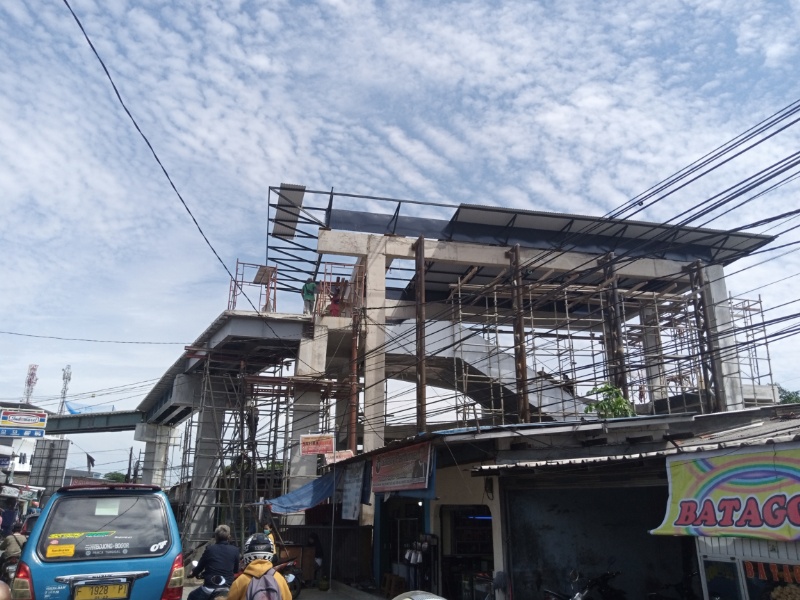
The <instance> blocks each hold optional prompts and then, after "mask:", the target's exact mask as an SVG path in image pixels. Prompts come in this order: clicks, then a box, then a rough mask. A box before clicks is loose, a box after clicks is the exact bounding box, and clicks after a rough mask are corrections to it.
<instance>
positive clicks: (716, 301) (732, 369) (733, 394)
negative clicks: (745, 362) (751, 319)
mask: <svg viewBox="0 0 800 600" xmlns="http://www.w3.org/2000/svg"><path fill="white" fill-rule="evenodd" d="M703 273H704V277H705V285H704V286H703V292H702V293H703V301H704V302H705V304H706V307H707V314H708V321H709V322H708V328H709V331H710V332H711V336H710V337H711V339H710V345H711V360H712V363H713V369H714V377H715V379H716V380H717V396H718V404H719V410H720V411H723V412H728V411H732V410H742V409H744V395H743V393H742V380H741V374H740V372H739V356H738V354H737V352H736V338H735V336H734V332H733V319H732V318H731V309H730V304H729V301H728V289H727V286H726V285H725V273H724V271H723V269H722V266H721V265H710V266H706V267H703Z"/></svg>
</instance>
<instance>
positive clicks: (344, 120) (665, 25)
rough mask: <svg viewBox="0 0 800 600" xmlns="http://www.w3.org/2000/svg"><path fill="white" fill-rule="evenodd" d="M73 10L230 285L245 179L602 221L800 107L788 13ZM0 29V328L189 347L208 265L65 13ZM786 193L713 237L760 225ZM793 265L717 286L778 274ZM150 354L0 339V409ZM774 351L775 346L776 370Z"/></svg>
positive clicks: (474, 5)
mask: <svg viewBox="0 0 800 600" xmlns="http://www.w3.org/2000/svg"><path fill="white" fill-rule="evenodd" d="M73 7H74V9H75V10H76V12H77V13H78V15H79V16H80V17H81V19H82V20H83V22H84V26H85V27H86V30H87V31H88V32H89V35H90V36H91V38H92V40H93V42H94V43H95V45H96V47H97V49H98V52H99V53H100V55H101V56H102V58H103V59H104V60H105V61H106V64H107V66H108V68H109V70H110V72H111V73H112V75H113V77H114V79H115V81H116V83H117V85H118V87H119V91H120V93H121V95H122V97H123V98H124V100H125V102H126V103H127V105H128V107H129V108H130V110H131V111H132V113H133V114H134V115H135V117H136V119H137V121H138V123H139V125H140V126H141V128H142V130H143V131H144V132H145V134H146V135H147V136H148V138H149V140H150V141H151V143H152V144H153V146H154V148H155V149H156V151H157V153H158V155H159V156H160V157H161V159H162V160H163V162H164V165H165V166H166V168H167V169H168V171H169V173H170V174H171V176H172V177H173V180H174V181H175V183H176V185H177V187H178V189H179V190H180V191H181V193H182V195H183V197H184V199H185V200H186V202H187V204H188V205H189V206H190V208H191V210H192V211H193V213H194V214H195V216H196V217H197V218H198V221H199V222H200V224H201V226H202V227H203V230H204V231H205V232H206V234H207V235H208V237H209V239H210V240H211V242H212V244H213V245H214V247H215V248H216V249H217V250H218V251H219V252H220V254H221V256H222V258H223V259H224V260H225V262H226V264H228V265H229V267H231V268H232V267H233V265H234V264H235V261H236V258H237V256H238V257H243V255H246V257H243V258H247V259H248V260H252V261H259V260H262V259H263V247H264V234H265V231H266V222H265V221H266V192H267V186H269V185H277V184H278V183H280V182H281V181H297V182H301V183H305V184H307V185H309V186H311V187H314V188H318V189H329V188H330V187H334V188H336V190H337V191H341V192H351V193H365V194H368V193H373V194H376V195H380V196H396V197H404V198H414V199H419V200H431V201H449V202H474V203H497V204H502V205H508V206H515V207H519V208H533V209H545V210H554V211H560V210H569V211H571V212H576V213H587V214H603V213H605V212H606V211H608V210H610V209H612V208H614V207H615V206H617V205H619V204H620V203H621V202H622V201H623V200H624V199H626V198H629V197H632V196H634V195H636V194H638V193H639V192H641V191H643V190H646V189H648V188H649V187H650V186H651V185H653V184H655V183H656V182H658V181H660V180H662V179H663V178H665V177H667V176H669V175H670V174H672V173H674V172H675V171H677V170H678V169H680V168H682V167H683V166H685V165H687V164H689V163H691V162H692V161H694V160H695V159H697V158H699V157H701V156H703V155H704V154H706V153H707V152H709V151H710V150H712V149H713V148H715V147H717V146H718V145H719V144H721V143H723V142H724V141H726V140H728V139H730V138H732V137H733V136H734V135H737V134H738V133H740V132H742V131H744V130H745V129H747V128H749V127H751V126H752V125H754V124H755V123H757V122H759V121H761V120H762V119H764V118H766V117H768V116H769V115H770V114H772V113H774V112H775V111H776V110H778V109H779V108H781V107H782V106H785V105H787V104H789V103H790V102H792V101H793V100H795V99H796V98H797V97H798V96H800V94H799V93H798V91H800V84H798V82H797V80H796V78H795V77H794V76H793V72H792V69H793V66H794V64H795V63H796V62H797V50H796V44H795V43H794V37H795V32H796V30H797V26H798V6H797V4H796V3H794V4H791V3H785V2H775V3H773V2H755V3H749V4H748V5H747V6H744V5H738V4H735V3H727V2H716V3H714V2H708V1H705V0H704V1H702V2H700V1H696V2H658V3H653V2H645V1H644V0H641V1H635V2H628V1H626V2H621V1H620V2H604V3H597V4H591V3H582V4H574V3H545V4H541V3H531V2H522V1H519V2H506V3H501V4H500V5H490V4H487V3H485V2H479V1H466V2H458V3H429V2H412V1H404V2H392V3H362V2H347V1H345V0H337V1H333V0H331V1H329V2H316V3H315V2H308V3H291V2H277V3H271V4H270V7H269V8H264V7H253V6H252V3H242V2H225V3H218V2H210V1H205V2H186V1H184V2H171V3H166V4H164V3H159V2H136V3H132V2H126V1H122V0H115V1H113V2H90V1H88V0H75V1H74V2H73ZM0 14H2V16H3V18H0V113H2V114H3V119H2V121H0V211H1V214H2V217H3V219H2V223H3V228H2V234H0V266H1V270H0V314H2V315H3V316H4V318H3V323H2V327H0V329H4V330H19V331H22V332H29V333H35V334H42V335H59V336H64V337H90V338H97V339H109V338H112V339H115V338H118V337H126V338H127V337H130V338H132V339H141V340H151V341H159V340H166V341H175V340H181V341H183V340H192V339H194V338H195V337H196V335H197V334H198V333H199V332H200V331H202V329H204V328H205V326H206V325H207V324H208V322H209V321H210V319H212V318H213V317H214V316H216V314H217V313H218V312H220V311H221V310H222V309H223V308H224V307H225V304H226V303H225V299H226V293H227V286H228V281H227V276H226V274H225V272H224V270H223V269H222V268H221V266H220V265H219V264H218V263H217V261H216V259H215V258H214V257H213V255H212V254H211V252H210V251H209V250H208V248H207V246H206V245H205V242H204V241H203V240H202V238H201V237H200V236H199V234H198V232H197V231H196V229H195V228H194V225H193V224H192V223H191V220H190V219H189V216H188V215H187V214H186V211H185V210H184V208H183V207H182V206H181V205H180V203H179V202H178V200H177V198H176V197H175V195H174V193H173V191H172V190H171V188H170V187H169V185H168V183H167V182H166V181H165V179H164V178H163V175H162V173H161V171H160V169H159V167H158V166H157V165H156V164H155V162H154V160H153V158H152V156H151V154H150V152H149V150H148V149H147V148H146V146H145V145H144V143H143V141H142V140H141V138H140V137H139V136H138V134H137V133H136V131H135V130H134V129H133V127H132V125H131V123H130V121H129V120H128V118H127V116H126V115H125V114H124V112H123V111H122V109H121V108H120V106H119V104H118V103H117V101H116V98H115V97H114V94H113V91H112V90H111V89H110V86H109V84H108V81H107V80H106V79H105V76H104V74H103V72H102V70H101V68H100V66H99V65H98V63H97V61H96V59H95V58H94V56H93V55H92V53H91V51H90V50H89V48H88V47H87V45H86V43H85V41H84V40H83V38H82V35H81V33H80V31H79V30H78V28H77V26H76V24H75V23H74V21H73V20H72V17H71V16H70V15H69V13H68V12H67V10H66V8H65V7H64V6H63V4H60V3H51V4H45V5H42V6H39V7H37V12H36V15H35V17H34V15H32V14H31V12H30V10H29V9H28V8H27V5H26V4H25V3H24V2H21V1H17V0H9V1H7V2H2V3H0ZM797 141H798V136H797V134H796V133H795V132H794V131H793V130H790V131H787V132H785V133H784V134H782V135H781V136H778V137H776V138H775V139H774V140H773V141H772V142H770V143H769V144H768V146H767V147H765V148H764V149H763V150H759V151H753V152H749V153H748V154H747V155H745V156H743V157H742V158H740V159H737V160H736V161H735V162H733V163H732V164H730V165H728V166H726V167H725V168H720V169H717V170H716V171H714V172H713V173H712V174H711V175H710V176H709V177H706V178H704V180H703V181H701V182H699V183H696V184H693V185H692V186H691V187H690V188H689V189H687V190H685V191H682V192H680V193H675V194H674V195H672V196H670V198H669V200H668V201H665V202H662V203H659V204H656V205H655V206H653V207H651V208H648V209H647V210H646V212H645V213H644V214H642V215H638V216H637V217H638V218H650V219H665V220H666V219H669V218H672V217H674V216H675V215H676V214H678V213H679V212H680V211H681V210H682V209H683V208H685V207H691V206H694V205H696V204H697V203H698V202H699V201H700V200H702V199H705V198H708V197H710V196H712V195H713V194H715V193H718V192H720V191H721V190H723V189H725V187H727V186H728V185H730V184H731V183H732V182H736V181H739V180H741V179H742V178H744V177H746V176H748V175H750V174H752V173H754V172H756V171H758V170H759V169H761V168H763V167H764V166H766V165H767V164H769V163H771V162H773V161H775V160H777V159H778V158H780V157H782V156H784V155H787V154H789V153H790V152H793V151H794V149H795V148H796V147H797ZM795 193H796V185H790V186H787V187H786V188H784V189H781V190H779V191H777V192H775V193H773V194H770V195H768V196H765V197H764V198H761V199H759V200H758V201H757V202H754V203H751V204H749V205H747V206H745V207H742V208H740V209H737V210H734V211H730V212H729V213H726V214H724V215H722V216H721V218H720V219H719V220H718V221H714V222H712V225H713V226H721V227H722V226H725V227H728V226H736V225H741V224H744V223H748V222H751V221H754V220H756V219H757V218H760V217H763V216H764V215H765V214H774V213H776V212H779V211H781V210H783V209H785V207H786V206H793V205H794V204H796V202H795V201H794V199H793V198H794V194H795ZM721 212H724V211H721ZM791 239H796V234H795V233H790V234H787V241H788V240H791ZM793 256H794V255H791V256H790V257H787V258H786V259H784V260H782V261H780V262H779V263H778V264H779V265H780V266H775V265H772V266H770V267H767V266H765V267H764V268H763V269H752V270H751V271H748V272H747V273H748V275H747V276H746V277H743V278H741V281H742V282H743V283H744V285H745V287H746V286H750V287H748V289H751V288H752V287H754V284H764V283H768V282H769V281H771V280H774V279H776V278H778V277H779V276H780V275H781V273H786V272H792V269H795V270H800V264H797V262H796V259H794V258H793ZM739 286H740V279H738V278H734V279H733V280H732V282H731V288H738V287H739ZM794 287H796V286H794ZM794 287H793V283H792V282H791V281H790V282H788V283H787V284H786V285H777V284H776V285H775V286H773V287H769V288H765V290H764V294H765V297H766V295H768V294H769V295H771V294H773V293H775V294H776V295H777V297H785V296H787V295H791V294H792V293H793V292H792V290H793V289H794ZM785 347H786V344H785V343H784V344H783V345H781V346H780V348H785ZM150 350H152V348H151V349H145V350H143V349H142V348H139V347H124V346H123V347H114V348H113V352H109V348H108V347H105V346H98V345H92V344H77V343H66V342H61V343H58V344H55V343H53V342H47V341H44V340H37V339H20V338H12V337H8V336H0V353H2V355H3V356H10V357H12V360H10V361H8V362H7V363H5V364H3V365H2V366H0V396H13V395H15V394H18V393H21V387H22V381H23V379H24V373H25V369H26V368H27V365H28V364H29V363H30V362H36V361H40V362H41V363H42V376H41V378H40V383H39V388H40V389H41V393H42V394H57V392H58V390H59V389H60V372H61V371H60V369H61V368H62V367H63V364H66V363H67V362H70V361H74V362H75V363H76V364H78V365H79V366H80V368H79V369H76V378H75V380H74V381H75V383H74V385H75V386H76V389H79V388H80V389H84V390H91V389H93V386H94V385H99V384H100V383H101V382H103V385H105V384H106V383H113V382H123V383H124V382H126V381H133V380H134V379H136V378H140V379H146V378H148V377H158V376H160V375H161V374H162V373H163V371H164V370H165V369H166V368H167V367H168V366H169V365H170V364H171V363H172V361H173V360H174V358H175V356H177V353H178V352H179V351H180V347H177V348H171V347H157V351H150ZM785 354H786V353H785V352H781V351H776V352H773V356H774V357H775V359H774V360H775V363H776V374H777V376H779V377H780V378H787V377H788V374H789V373H791V361H787V360H786V359H784V358H783V357H784V356H785ZM62 363H63V364H62ZM78 373H80V377H79V376H78ZM39 388H37V389H39ZM4 390H5V391H4ZM127 402H128V405H129V406H135V405H136V404H137V402H138V399H136V398H134V399H130V400H129V401H127ZM126 444H127V443H126ZM127 445H129V444H127Z"/></svg>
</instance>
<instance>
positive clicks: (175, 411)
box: [87, 311, 583, 426]
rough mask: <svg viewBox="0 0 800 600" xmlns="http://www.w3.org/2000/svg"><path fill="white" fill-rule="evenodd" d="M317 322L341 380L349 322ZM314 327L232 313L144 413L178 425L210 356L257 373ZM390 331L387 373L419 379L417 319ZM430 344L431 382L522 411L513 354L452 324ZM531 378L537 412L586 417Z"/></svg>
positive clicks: (161, 385)
mask: <svg viewBox="0 0 800 600" xmlns="http://www.w3.org/2000/svg"><path fill="white" fill-rule="evenodd" d="M317 326H318V327H324V328H325V329H326V336H327V348H326V351H327V362H326V375H327V376H328V377H329V378H331V379H337V378H341V377H343V376H344V374H345V373H347V372H348V371H349V369H347V368H346V365H347V364H349V360H350V344H349V337H350V335H351V333H350V329H349V327H350V319H345V318H330V317H323V318H321V319H320V321H319V322H318V325H317ZM313 330H314V325H313V324H312V321H311V318H310V317H308V316H303V315H296V314H269V315H259V314H257V313H254V312H248V311H225V312H224V313H222V314H221V315H220V316H219V317H218V318H217V319H216V320H215V321H214V322H213V323H212V324H211V326H210V327H209V328H208V329H207V330H206V331H205V332H203V334H202V335H201V336H200V338H198V340H197V341H196V342H195V343H194V344H193V345H192V346H190V347H189V348H187V350H186V351H185V352H184V354H183V355H182V356H181V358H180V359H178V360H177V361H176V362H175V363H174V364H173V365H172V367H170V369H169V370H168V371H167V372H166V373H165V374H164V375H163V376H162V378H161V379H160V380H159V382H158V383H157V384H156V385H155V386H154V387H153V389H152V390H151V391H150V393H149V394H148V395H147V396H146V397H145V399H144V400H143V401H142V403H141V404H140V405H139V407H138V411H139V412H140V413H142V414H143V415H144V421H145V422H147V423H153V424H159V425H170V426H172V425H176V424H178V423H180V422H182V421H183V420H185V419H187V418H188V417H189V415H190V414H191V413H192V411H194V410H196V409H198V408H199V404H198V398H199V389H198V386H199V375H200V374H201V372H202V370H203V368H204V367H205V361H206V360H213V361H215V362H214V369H215V370H216V372H218V373H220V372H227V373H229V374H230V375H231V376H232V377H235V376H236V375H238V373H239V369H240V364H241V360H246V364H245V369H246V372H247V374H257V373H259V372H260V371H262V370H263V369H265V368H267V367H269V366H271V365H274V364H279V363H280V361H284V360H287V359H289V358H292V357H293V356H296V355H297V350H298V348H299V345H300V341H301V339H303V338H310V337H311V336H312V335H313ZM386 334H387V339H388V340H390V341H389V342H387V345H386V350H385V355H386V375H387V377H388V378H391V379H399V380H405V381H415V378H416V371H415V364H416V354H415V348H416V346H415V323H414V322H413V321H407V322H404V323H401V324H398V325H387V326H386ZM426 347H427V352H428V358H427V374H428V384H429V385H431V386H434V387H439V388H442V389H446V390H451V391H458V392H460V393H463V394H464V395H466V396H468V397H469V398H471V399H473V400H474V401H475V402H477V403H478V404H480V405H481V406H482V407H484V408H485V409H487V410H492V411H502V412H504V413H506V414H510V415H514V414H517V413H518V410H517V393H516V375H515V368H514V357H513V356H512V355H511V354H510V353H508V352H504V351H501V350H498V349H497V347H496V346H494V345H492V344H491V343H490V342H489V341H488V340H486V339H484V338H483V337H481V336H479V335H475V334H474V333H473V332H472V331H470V330H469V329H467V328H465V327H463V326H461V325H459V324H455V323H452V322H448V321H440V322H436V323H435V324H433V325H430V326H429V327H428V331H427V335H426ZM210 357H211V358H210ZM215 357H222V359H220V358H215ZM226 359H227V360H228V362H227V363H226V362H225V360H226ZM192 375H197V376H198V377H192ZM529 379H530V384H529V391H528V398H529V401H530V404H531V410H532V413H533V414H537V413H538V411H539V407H542V413H543V414H545V415H546V414H553V415H554V416H556V415H557V416H558V418H559V419H561V418H564V417H567V418H568V417H569V416H573V415H578V414H583V403H582V402H581V401H580V400H579V399H578V400H576V399H575V398H574V397H573V395H572V394H571V393H570V392H569V391H568V389H567V387H565V386H563V385H562V384H560V382H558V381H557V380H555V379H554V378H552V377H549V376H533V377H530V378H529ZM222 392H224V390H222ZM92 416H97V415H92ZM87 417H89V415H87ZM130 418H131V419H133V416H131V417H130ZM120 422H121V421H120Z"/></svg>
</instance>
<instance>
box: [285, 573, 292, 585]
mask: <svg viewBox="0 0 800 600" xmlns="http://www.w3.org/2000/svg"><path fill="white" fill-rule="evenodd" d="M283 578H284V579H285V580H286V583H292V582H293V581H294V575H292V574H291V573H287V574H286V575H284V576H283Z"/></svg>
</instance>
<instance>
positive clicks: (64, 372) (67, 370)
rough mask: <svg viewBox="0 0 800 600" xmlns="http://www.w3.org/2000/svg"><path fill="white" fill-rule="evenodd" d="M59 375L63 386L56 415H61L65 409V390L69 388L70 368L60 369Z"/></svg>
mask: <svg viewBox="0 0 800 600" xmlns="http://www.w3.org/2000/svg"><path fill="white" fill-rule="evenodd" d="M61 373H62V376H61V378H62V379H63V380H64V384H63V385H62V386H61V403H60V404H59V405H58V414H60V415H63V414H64V409H65V408H66V407H67V388H69V382H70V380H71V379H72V367H70V366H69V365H67V366H66V367H64V368H63V369H61Z"/></svg>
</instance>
